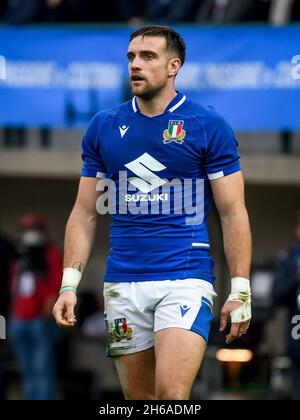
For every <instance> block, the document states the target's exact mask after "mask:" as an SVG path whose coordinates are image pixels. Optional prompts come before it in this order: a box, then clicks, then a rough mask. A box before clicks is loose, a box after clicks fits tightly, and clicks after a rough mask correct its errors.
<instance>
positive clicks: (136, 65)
mask: <svg viewBox="0 0 300 420" xmlns="http://www.w3.org/2000/svg"><path fill="white" fill-rule="evenodd" d="M130 68H131V70H132V71H133V70H137V69H138V70H139V69H141V60H140V59H139V57H134V58H133V60H132V61H131V63H130Z"/></svg>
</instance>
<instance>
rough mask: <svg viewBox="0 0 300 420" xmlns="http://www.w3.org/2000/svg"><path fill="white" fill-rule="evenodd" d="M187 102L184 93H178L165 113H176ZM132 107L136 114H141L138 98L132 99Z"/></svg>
mask: <svg viewBox="0 0 300 420" xmlns="http://www.w3.org/2000/svg"><path fill="white" fill-rule="evenodd" d="M185 100H186V96H185V95H183V93H180V92H177V95H176V96H175V98H174V99H172V101H171V102H170V103H169V105H168V106H167V108H166V109H165V112H174V111H175V110H176V109H178V108H179V107H180V106H181V105H182V104H183V103H184V102H185ZM131 105H132V109H133V112H136V113H138V114H140V113H141V111H140V109H139V106H138V103H137V100H136V96H134V97H133V98H132V101H131ZM165 112H164V113H165Z"/></svg>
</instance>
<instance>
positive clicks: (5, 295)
mask: <svg viewBox="0 0 300 420" xmlns="http://www.w3.org/2000/svg"><path fill="white" fill-rule="evenodd" d="M14 258H15V249H14V246H13V244H12V243H11V242H10V241H9V240H8V239H7V238H6V237H5V236H3V235H2V234H1V233H0V286H1V287H0V290H1V292H0V315H1V316H4V317H5V319H6V318H7V311H8V303H9V286H8V285H9V272H10V264H11V263H12V261H13V259H14ZM4 350H5V341H4V340H1V339H0V400H4V399H5V377H4V376H5V373H4Z"/></svg>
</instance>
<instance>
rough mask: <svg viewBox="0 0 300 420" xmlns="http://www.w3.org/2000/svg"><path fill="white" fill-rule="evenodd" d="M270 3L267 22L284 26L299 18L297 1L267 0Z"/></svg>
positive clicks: (299, 5)
mask: <svg viewBox="0 0 300 420" xmlns="http://www.w3.org/2000/svg"><path fill="white" fill-rule="evenodd" d="M267 1H269V2H270V12H269V19H268V20H269V22H270V23H272V24H273V25H285V24H287V23H289V22H291V21H295V20H296V21H297V20H299V18H300V4H299V0H298V1H296V0H267Z"/></svg>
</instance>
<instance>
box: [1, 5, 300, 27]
mask: <svg viewBox="0 0 300 420" xmlns="http://www.w3.org/2000/svg"><path fill="white" fill-rule="evenodd" d="M299 20H300V5H299V1H296V0H243V1H240V0H110V1H109V2H107V1H101V0H0V22H2V23H3V22H4V23H9V24H15V25H21V24H27V23H36V22H38V23H41V22H99V23H103V22H117V23H127V24H129V25H139V24H143V23H144V22H152V23H160V24H161V23H169V24H172V23H177V22H195V23H234V22H247V21H250V22H270V23H273V24H284V23H288V22H291V21H299Z"/></svg>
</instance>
